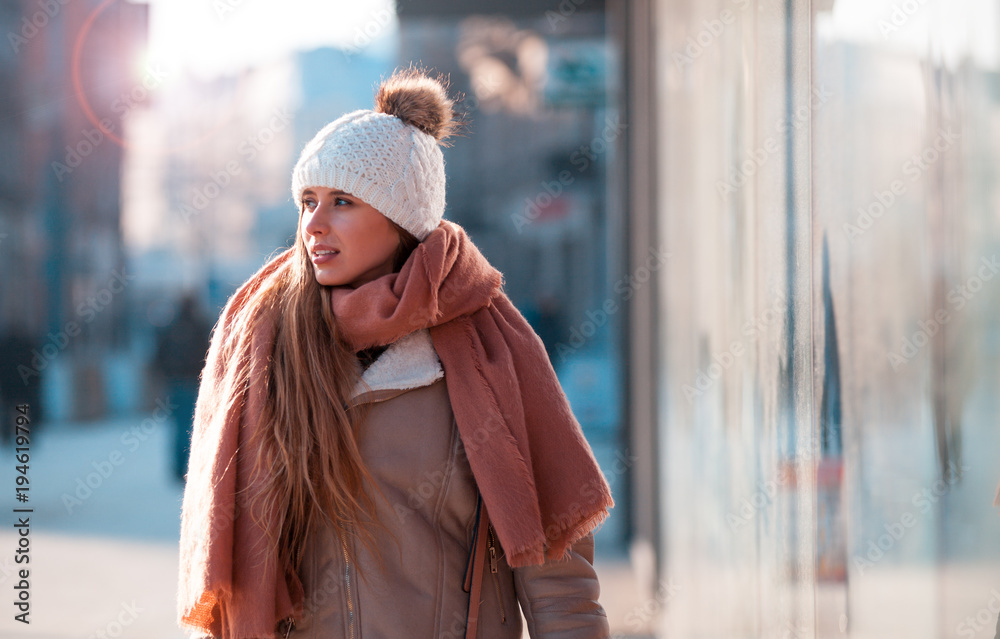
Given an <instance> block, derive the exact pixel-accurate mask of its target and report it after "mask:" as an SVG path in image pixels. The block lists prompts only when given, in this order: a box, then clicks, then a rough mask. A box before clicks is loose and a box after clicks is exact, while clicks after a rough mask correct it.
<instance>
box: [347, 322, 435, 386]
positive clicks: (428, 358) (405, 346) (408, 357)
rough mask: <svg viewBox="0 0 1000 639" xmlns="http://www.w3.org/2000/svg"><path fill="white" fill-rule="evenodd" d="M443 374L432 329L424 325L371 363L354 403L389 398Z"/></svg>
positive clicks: (430, 381)
mask: <svg viewBox="0 0 1000 639" xmlns="http://www.w3.org/2000/svg"><path fill="white" fill-rule="evenodd" d="M442 377H444V369H443V368H442V367H441V360H440V359H439V358H438V355H437V352H436V351H435V350H434V343H433V341H432V340H431V334H430V331H429V330H427V329H426V328H422V329H420V330H418V331H414V332H412V333H410V334H409V335H406V336H404V337H401V338H400V339H398V340H396V341H395V342H393V343H392V344H390V345H389V348H387V349H385V351H384V352H383V353H382V354H381V355H379V356H378V358H377V359H376V360H375V361H374V362H372V363H371V365H370V366H369V367H368V368H367V369H366V370H365V372H364V374H362V376H361V379H362V382H363V383H362V382H358V384H357V385H356V386H355V387H354V394H353V395H352V397H351V403H352V404H357V403H360V402H362V401H365V400H374V401H378V400H379V399H387V398H388V397H390V396H395V395H398V394H399V393H400V392H403V391H406V390H410V389H413V388H420V387H421V386H428V385H430V384H433V383H434V382H435V381H437V380H439V379H441V378H442ZM365 383H367V384H368V387H369V388H366V387H365ZM391 391H397V392H391Z"/></svg>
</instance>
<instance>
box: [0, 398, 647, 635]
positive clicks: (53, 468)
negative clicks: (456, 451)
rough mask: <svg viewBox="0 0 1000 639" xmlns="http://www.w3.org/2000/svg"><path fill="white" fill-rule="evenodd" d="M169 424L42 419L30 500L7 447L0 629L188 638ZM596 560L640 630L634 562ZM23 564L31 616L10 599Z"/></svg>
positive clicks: (618, 628) (620, 616)
mask: <svg viewBox="0 0 1000 639" xmlns="http://www.w3.org/2000/svg"><path fill="white" fill-rule="evenodd" d="M172 428H173V425H172V423H171V422H169V421H165V422H162V423H157V422H156V421H155V420H153V419H152V418H151V417H150V416H147V415H140V416H136V417H133V418H119V419H110V420H105V421H102V422H97V423H86V424H44V425H43V426H42V429H40V432H39V433H38V437H37V438H33V439H32V441H31V446H30V448H31V450H30V455H31V458H30V462H29V466H30V468H29V478H30V481H31V484H30V491H29V502H28V503H27V504H20V503H17V502H16V501H15V500H14V494H15V490H14V488H15V483H14V482H15V476H16V474H17V471H16V470H15V468H14V466H15V465H16V462H15V461H14V459H13V456H14V451H12V450H11V449H10V448H0V459H2V460H3V463H0V494H2V495H3V499H2V503H3V508H2V512H3V513H4V514H3V515H2V517H0V593H3V594H2V595H0V602H4V603H2V604H0V610H2V612H0V637H4V638H9V639H22V638H24V639H28V638H36V639H71V638H72V639H82V638H84V637H85V638H87V639H90V638H95V639H99V638H103V637H113V638H118V637H123V638H126V639H127V638H130V637H135V638H139V639H184V638H185V634H184V632H183V631H182V630H181V629H180V628H179V627H178V626H177V624H176V622H175V618H176V612H175V611H176V592H177V567H178V558H177V554H178V541H177V540H178V537H179V532H180V508H181V499H182V495H183V486H182V485H181V484H180V483H179V482H176V481H174V480H173V478H172V476H171V473H170V441H171V437H172ZM25 506H27V507H30V508H32V509H33V512H31V513H29V514H28V515H29V517H30V528H29V529H28V530H29V531H30V532H29V536H28V541H29V544H30V546H29V557H30V560H29V563H27V564H16V563H15V561H14V558H15V556H16V554H15V551H16V549H17V547H18V543H19V536H18V529H16V528H14V524H16V523H17V520H18V517H19V516H22V514H21V513H18V514H17V516H15V513H14V512H13V508H15V507H25ZM595 563H596V564H597V567H598V571H599V573H600V575H601V585H602V596H601V599H602V603H603V605H604V606H605V608H606V610H607V612H608V615H609V618H610V619H611V620H612V633H613V634H614V635H616V636H621V637H626V636H630V637H631V636H643V635H642V634H641V633H643V632H645V631H646V630H647V629H648V627H649V626H650V625H651V624H649V623H645V622H646V619H645V617H644V616H642V615H636V614H635V611H636V610H639V609H641V608H639V607H641V602H642V599H643V598H642V597H640V596H639V595H638V594H637V593H638V590H639V589H638V587H637V586H636V583H635V579H634V578H633V577H632V572H631V570H630V569H629V567H628V563H627V562H626V561H624V560H623V559H617V558H614V557H604V556H602V555H598V558H597V561H596V562H595ZM25 567H27V568H28V570H29V571H30V572H29V579H28V583H29V590H28V592H29V604H30V612H29V616H28V619H30V622H31V623H30V624H27V625H25V624H23V623H20V622H18V621H15V619H14V617H15V615H16V614H18V613H19V612H20V611H19V610H17V609H16V608H15V606H14V605H13V601H14V597H16V596H17V594H16V593H17V592H18V591H17V590H15V586H17V585H18V584H19V582H20V578H19V575H18V572H17V571H18V570H20V569H22V568H25ZM644 624H645V625H644ZM629 633H633V634H629Z"/></svg>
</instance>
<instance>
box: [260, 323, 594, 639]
mask: <svg viewBox="0 0 1000 639" xmlns="http://www.w3.org/2000/svg"><path fill="white" fill-rule="evenodd" d="M363 378H364V380H365V382H367V384H368V385H369V386H370V387H371V390H367V389H365V388H364V387H362V386H361V385H360V384H359V386H358V388H357V389H356V390H355V395H354V397H353V398H352V402H353V403H362V402H370V403H371V404H372V405H371V407H370V411H369V413H368V419H367V420H366V421H365V422H364V423H363V425H362V427H361V430H360V433H359V445H360V448H361V453H362V456H363V458H364V460H365V463H366V464H367V465H368V468H369V471H370V472H371V474H372V477H373V478H374V480H375V482H376V483H377V485H378V488H379V489H380V491H381V492H382V494H383V495H384V496H385V498H386V499H385V500H383V499H381V498H378V497H377V498H376V504H377V509H378V510H377V513H376V514H377V517H378V518H379V520H380V521H381V522H382V523H383V524H384V525H385V528H386V530H384V531H383V530H380V529H378V528H375V530H374V532H375V535H376V539H377V541H378V547H379V548H380V549H381V551H382V554H383V561H384V570H382V569H380V568H379V566H378V563H377V561H376V558H375V557H372V556H371V555H370V554H369V553H367V552H366V551H365V549H364V547H363V546H362V545H360V544H358V545H356V546H355V548H354V551H355V554H354V556H355V557H357V560H356V562H355V561H351V562H348V561H347V557H348V554H347V552H346V548H345V545H344V544H345V542H344V540H343V539H342V537H341V536H340V535H338V533H337V531H336V530H333V529H332V528H330V527H329V526H326V527H324V528H322V529H321V530H320V531H319V532H318V533H316V534H314V535H312V536H311V537H310V538H309V539H308V541H307V544H306V548H305V556H304V559H303V563H302V567H301V568H300V571H299V575H300V579H301V580H302V585H303V588H304V591H305V602H304V607H305V612H304V615H303V617H302V618H301V619H299V620H297V621H296V623H295V626H294V628H292V629H288V628H283V629H281V632H280V633H279V634H278V635H276V636H279V637H283V636H286V632H287V637H288V638H289V639H293V638H294V639H362V638H363V639H389V638H406V639H418V638H427V639H431V638H435V639H462V638H463V637H464V636H465V628H466V619H467V614H468V610H469V593H467V592H465V591H464V590H463V583H464V581H465V576H466V570H467V565H468V560H469V551H470V548H471V545H472V542H473V538H474V536H475V530H474V526H475V519H476V502H477V495H478V491H477V488H476V482H475V478H474V477H473V474H472V470H471V468H470V466H469V462H468V459H467V458H466V455H465V450H464V448H463V446H462V441H461V439H460V437H459V431H458V427H457V425H456V423H455V418H454V415H453V414H452V410H451V404H450V401H449V399H448V389H447V379H446V378H445V376H444V371H443V369H442V367H441V362H440V360H439V359H438V357H437V354H436V353H435V351H434V347H433V343H432V341H431V338H430V334H429V332H428V331H427V330H426V329H422V330H418V331H416V332H414V333H411V334H410V335H408V336H406V337H404V338H402V339H400V340H398V341H397V342H395V343H393V344H391V345H390V346H389V347H388V348H387V349H386V350H385V351H384V352H383V353H382V354H381V355H380V356H379V357H378V358H377V359H376V360H375V361H374V362H373V363H372V364H371V365H370V366H369V367H368V369H367V370H365V372H364V375H363ZM488 539H489V544H488V546H487V547H488V548H489V547H490V546H492V547H493V549H494V551H495V554H496V560H495V561H492V562H491V561H487V562H485V565H484V566H483V576H482V579H483V581H482V603H481V604H480V611H479V626H478V633H477V637H479V638H482V639H515V638H519V637H522V635H523V633H524V630H527V635H528V636H530V637H532V639H604V638H607V637H609V634H610V633H609V628H608V621H607V617H606V615H605V612H604V609H603V608H602V606H601V605H600V603H598V595H599V592H600V587H599V584H598V580H597V574H596V572H595V570H594V567H593V558H594V539H593V534H590V535H587V536H586V537H584V538H583V539H581V540H580V541H579V542H577V543H576V544H574V546H573V548H572V551H571V553H570V556H569V558H568V559H565V560H563V561H560V562H548V563H546V564H545V565H542V566H531V567H526V568H517V569H511V567H510V566H509V565H508V564H507V562H506V561H505V559H504V551H503V548H502V547H501V546H500V544H499V541H498V540H497V539H496V536H495V535H493V534H492V530H490V535H489V537H488ZM348 543H349V542H348ZM494 567H495V572H494V571H493V568H494ZM522 610H523V612H524V619H525V620H526V621H527V628H526V629H525V628H524V627H523V624H522V620H521V611H522Z"/></svg>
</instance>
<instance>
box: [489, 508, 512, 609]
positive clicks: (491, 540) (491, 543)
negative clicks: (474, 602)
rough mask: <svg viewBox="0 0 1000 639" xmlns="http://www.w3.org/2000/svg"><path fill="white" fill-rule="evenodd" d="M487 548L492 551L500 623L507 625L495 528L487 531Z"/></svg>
mask: <svg viewBox="0 0 1000 639" xmlns="http://www.w3.org/2000/svg"><path fill="white" fill-rule="evenodd" d="M486 547H487V549H488V550H489V551H490V573H492V574H493V585H494V586H496V588H497V601H498V602H499V603H500V623H501V624H505V623H507V614H506V612H505V611H504V607H503V597H502V596H501V595H500V578H499V577H498V576H497V566H498V564H499V559H498V558H497V548H496V545H495V544H494V536H493V526H490V527H489V529H488V530H487V531H486Z"/></svg>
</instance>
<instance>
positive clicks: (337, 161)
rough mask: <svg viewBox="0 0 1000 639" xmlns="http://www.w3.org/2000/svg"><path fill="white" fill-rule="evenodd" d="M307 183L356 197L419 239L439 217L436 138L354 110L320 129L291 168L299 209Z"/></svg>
mask: <svg viewBox="0 0 1000 639" xmlns="http://www.w3.org/2000/svg"><path fill="white" fill-rule="evenodd" d="M309 187H322V188H330V189H340V190H342V191H344V192H345V193H349V194H351V195H353V196H354V197H357V198H360V199H361V200H363V201H364V202H366V203H367V204H369V205H371V206H372V207H374V208H375V209H376V210H378V211H379V212H380V213H382V215H384V216H386V217H387V218H389V219H390V220H392V221H393V222H395V223H396V224H398V225H400V226H401V227H403V228H404V229H406V230H407V231H409V232H410V233H412V234H413V235H414V236H415V237H416V238H417V239H418V240H420V241H423V240H424V239H425V238H426V237H427V236H428V235H429V234H430V232H431V231H433V230H434V229H435V228H437V226H438V224H439V223H440V222H441V218H442V217H443V216H444V207H445V171H444V154H443V153H441V149H440V148H439V146H438V143H437V140H436V139H435V138H434V137H433V136H431V135H429V134H427V133H424V132H423V131H421V130H420V129H418V128H416V127H415V126H412V125H410V124H407V123H405V122H403V121H402V120H401V119H400V118H398V117H396V116H395V115H389V114H386V113H378V112H375V111H371V110H368V109H359V110H357V111H352V112H351V113H347V114H345V115H343V116H341V117H339V118H337V119H336V120H334V121H333V122H331V123H330V124H328V125H326V126H325V127H323V128H322V129H320V131H319V133H317V134H316V135H315V137H313V139H312V140H310V141H309V143H308V144H306V146H305V147H304V148H303V149H302V154H301V156H300V157H299V161H298V162H297V163H296V165H295V168H294V169H293V171H292V195H293V197H294V199H295V204H296V206H297V207H298V208H299V210H300V211H301V210H302V193H303V191H305V189H307V188H309Z"/></svg>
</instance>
